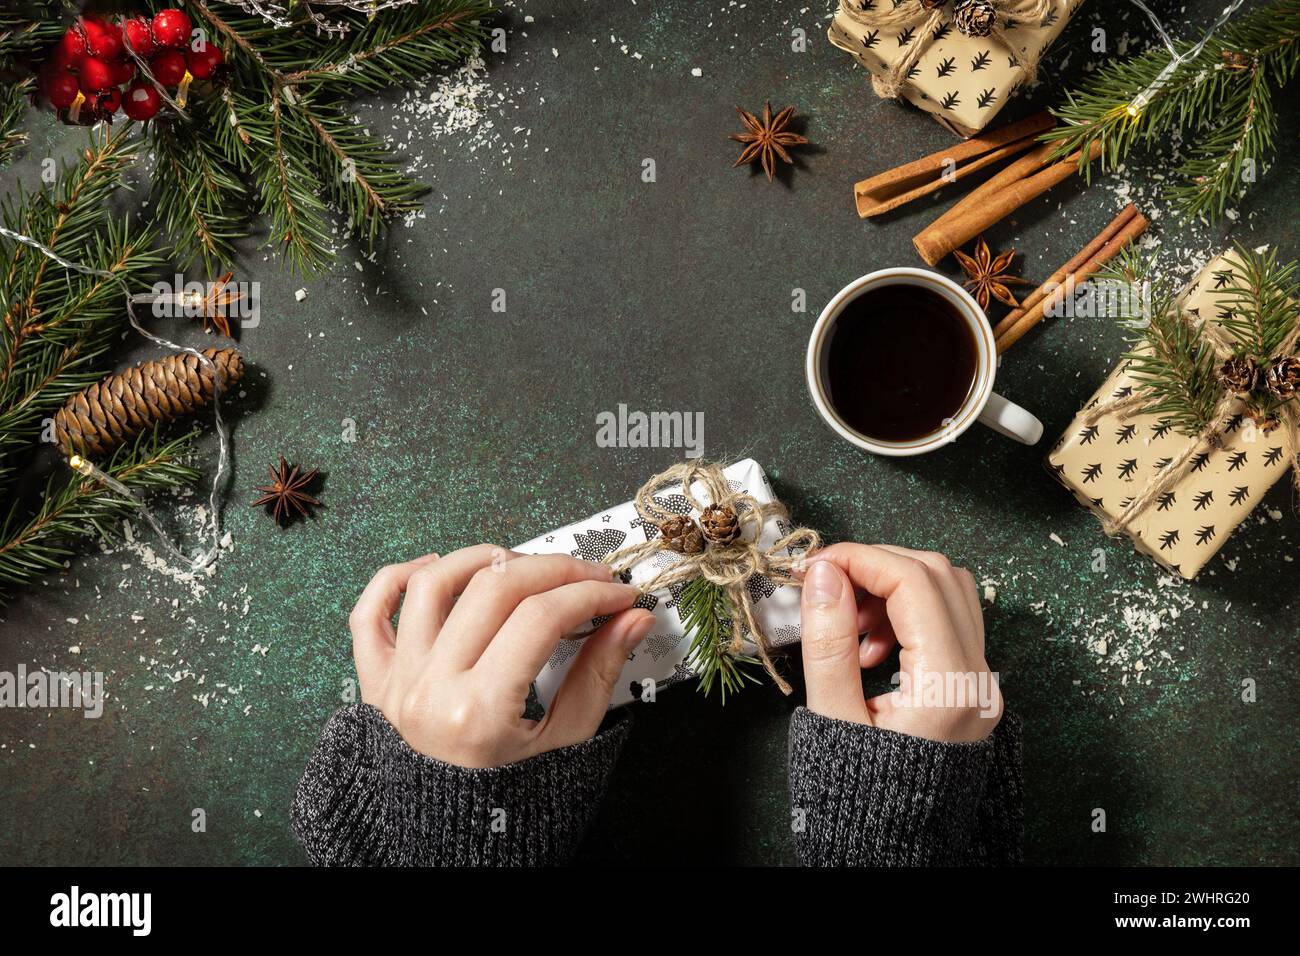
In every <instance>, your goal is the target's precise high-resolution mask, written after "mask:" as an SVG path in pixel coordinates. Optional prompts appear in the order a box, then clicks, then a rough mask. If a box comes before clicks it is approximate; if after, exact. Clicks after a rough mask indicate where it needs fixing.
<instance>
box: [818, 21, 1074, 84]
mask: <svg viewBox="0 0 1300 956" xmlns="http://www.w3.org/2000/svg"><path fill="white" fill-rule="evenodd" d="M891 4H892V5H891ZM887 5H890V6H889V8H888V9H886V6H887ZM1051 5H1052V0H902V2H901V3H898V2H895V0H840V9H841V10H842V11H843V12H844V13H845V14H846V15H847V16H848V17H849V18H850V19H853V20H856V21H857V22H858V23H861V24H863V25H864V26H868V27H898V28H900V29H911V30H914V31H915V39H913V40H912V42H911V43H910V44H908V47H907V52H906V53H904V54H903V56H902V57H901V58H900V59H899V60H898V62H897V63H895V64H894V65H893V66H892V67H890V69H889V72H888V73H887V74H885V75H884V76H879V75H873V76H872V77H871V85H872V86H873V87H874V88H875V91H876V93H877V94H878V95H879V96H882V97H885V98H887V99H893V98H896V97H897V96H898V95H899V93H900V92H901V91H902V88H903V83H904V82H905V81H906V80H907V75H908V74H909V73H910V72H911V71H912V68H913V67H914V66H916V63H917V61H918V60H919V59H920V58H921V54H923V53H924V52H925V51H926V49H927V48H928V47H929V45H930V42H931V41H932V40H933V39H934V36H935V33H936V32H938V30H939V28H940V26H941V24H943V23H944V22H945V21H948V22H950V23H951V24H952V25H953V26H954V27H956V28H957V32H958V33H960V34H962V35H963V36H968V37H988V36H991V37H993V38H994V39H995V40H998V41H999V42H1001V43H1002V45H1003V46H1005V47H1006V48H1007V52H1008V53H1009V54H1010V55H1011V56H1012V57H1013V58H1014V59H1015V60H1016V62H1017V63H1019V64H1020V67H1021V68H1022V69H1023V70H1024V71H1025V77H1026V78H1027V79H1030V80H1032V79H1033V78H1034V75H1035V74H1036V73H1037V71H1038V57H1037V56H1036V55H1034V54H1032V53H1030V54H1025V53H1021V52H1019V51H1018V50H1017V49H1016V48H1015V46H1014V45H1013V44H1012V43H1011V41H1010V40H1009V39H1007V36H1006V32H1005V31H1006V30H1009V29H1011V28H1012V27H1019V26H1026V25H1029V24H1033V25H1034V26H1038V25H1039V24H1041V23H1042V22H1043V18H1044V17H1045V16H1046V15H1047V11H1048V10H1049V9H1050V8H1051Z"/></svg>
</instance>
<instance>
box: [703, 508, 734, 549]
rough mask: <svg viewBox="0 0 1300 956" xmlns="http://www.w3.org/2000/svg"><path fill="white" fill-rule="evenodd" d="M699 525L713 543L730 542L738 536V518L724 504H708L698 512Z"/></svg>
mask: <svg viewBox="0 0 1300 956" xmlns="http://www.w3.org/2000/svg"><path fill="white" fill-rule="evenodd" d="M700 527H701V528H703V529H704V537H706V538H708V539H709V540H710V541H712V542H713V543H714V544H731V542H733V541H735V540H736V539H737V538H739V537H740V519H739V518H737V517H736V512H735V511H734V510H733V509H731V508H728V507H727V506H726V505H709V506H708V507H707V508H705V509H704V510H703V511H702V512H700Z"/></svg>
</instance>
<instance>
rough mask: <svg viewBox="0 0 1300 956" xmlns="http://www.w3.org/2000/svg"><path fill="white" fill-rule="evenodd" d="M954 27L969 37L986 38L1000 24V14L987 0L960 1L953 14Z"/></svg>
mask: <svg viewBox="0 0 1300 956" xmlns="http://www.w3.org/2000/svg"><path fill="white" fill-rule="evenodd" d="M952 22H953V26H955V27H956V28H957V30H958V31H959V32H960V33H962V34H963V35H964V36H968V37H986V36H988V35H989V34H990V33H992V32H993V27H994V26H995V25H996V24H997V22H998V12H997V10H995V9H993V4H991V3H988V2H986V0H960V2H959V3H958V4H957V9H956V10H954V11H953V12H952Z"/></svg>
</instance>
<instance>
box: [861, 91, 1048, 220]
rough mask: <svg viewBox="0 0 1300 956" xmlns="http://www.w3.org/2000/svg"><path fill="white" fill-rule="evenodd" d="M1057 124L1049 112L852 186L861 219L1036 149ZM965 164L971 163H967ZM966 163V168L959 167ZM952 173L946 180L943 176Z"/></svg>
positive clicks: (886, 210)
mask: <svg viewBox="0 0 1300 956" xmlns="http://www.w3.org/2000/svg"><path fill="white" fill-rule="evenodd" d="M1055 122H1056V120H1055V119H1054V118H1053V117H1052V116H1051V114H1049V113H1047V112H1046V111H1043V112H1040V113H1035V114H1034V115H1033V116H1028V117H1026V118H1025V119H1022V120H1017V121H1016V122H1014V123H1009V124H1007V125H1006V126H1003V127H1002V128H1000V129H997V130H994V131H992V132H988V133H984V134H981V135H980V136H976V137H974V138H972V139H968V140H966V141H964V142H962V143H959V144H958V145H956V146H952V147H949V148H947V149H941V150H939V151H938V152H935V153H931V154H930V155H928V156H922V157H921V158H920V159H917V160H914V161H912V162H910V163H905V164H904V165H902V166H897V167H895V168H893V169H890V170H887V171H885V172H883V173H880V174H878V175H876V176H872V177H871V178H870V179H864V180H862V181H861V182H858V183H855V184H854V186H853V200H854V203H855V204H856V205H857V209H858V215H859V216H861V217H862V218H864V219H866V218H869V217H871V216H879V215H880V214H881V213H885V212H889V211H890V210H891V209H897V208H898V207H899V206H901V205H903V204H904V203H907V202H910V201H911V200H913V199H916V198H918V197H920V196H924V195H926V194H928V193H932V192H934V191H935V190H936V189H939V188H940V187H941V186H944V185H946V184H947V183H949V182H956V181H957V180H960V179H963V178H965V177H966V176H969V175H970V174H971V173H974V172H978V171H979V170H981V169H983V168H985V167H986V166H989V165H992V164H993V163H995V162H998V161H999V160H1001V159H1005V158H1006V157H1008V156H1014V155H1015V154H1016V153H1020V152H1023V151H1024V150H1026V149H1028V148H1029V147H1031V146H1033V145H1034V140H1035V138H1036V137H1037V136H1038V135H1039V134H1040V133H1042V132H1044V131H1046V130H1048V129H1050V128H1051V127H1052V125H1053V124H1054V123H1055ZM966 160H972V161H971V162H968V163H966ZM961 163H966V164H965V165H958V164H961ZM950 168H951V169H952V175H950V176H948V177H947V178H945V177H944V175H943V174H944V173H945V172H946V171H948V170H949V169H950Z"/></svg>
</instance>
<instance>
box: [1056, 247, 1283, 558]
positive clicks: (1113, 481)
mask: <svg viewBox="0 0 1300 956" xmlns="http://www.w3.org/2000/svg"><path fill="white" fill-rule="evenodd" d="M1231 267H1232V258H1231V256H1230V255H1227V256H1220V257H1218V258H1217V259H1215V260H1214V261H1212V262H1210V263H1209V265H1207V266H1206V267H1205V268H1204V269H1203V270H1201V272H1200V274H1199V275H1198V276H1197V278H1196V280H1195V282H1194V283H1193V284H1192V286H1191V287H1190V288H1188V290H1187V291H1186V292H1185V293H1184V297H1183V299H1182V304H1181V307H1182V308H1183V310H1184V311H1185V312H1187V311H1190V312H1193V313H1194V314H1196V315H1199V316H1200V317H1201V318H1202V319H1203V320H1204V321H1207V322H1214V321H1215V318H1214V317H1215V316H1216V315H1217V314H1218V312H1219V310H1220V309H1221V308H1222V307H1223V304H1222V300H1221V296H1219V295H1218V294H1216V291H1215V289H1216V286H1217V287H1219V288H1222V287H1223V286H1224V285H1225V284H1228V283H1229V280H1230V272H1229V270H1230V269H1231ZM1137 386H1138V380H1137V379H1135V378H1134V377H1133V376H1131V375H1130V374H1129V372H1128V363H1127V362H1121V363H1120V365H1119V367H1118V368H1116V369H1115V371H1114V372H1112V373H1111V375H1110V377H1109V378H1107V379H1106V381H1105V382H1103V383H1102V386H1101V388H1099V389H1097V391H1096V393H1094V394H1093V396H1092V398H1091V399H1090V400H1089V401H1088V403H1087V404H1086V405H1085V406H1084V407H1083V409H1082V410H1081V411H1080V412H1079V414H1078V415H1076V416H1075V418H1074V420H1073V421H1072V422H1071V423H1070V426H1069V428H1067V429H1066V430H1065V434H1063V435H1062V436H1061V437H1060V439H1059V440H1058V441H1057V443H1056V445H1055V446H1054V447H1053V449H1052V451H1051V452H1050V453H1049V454H1048V457H1047V465H1048V468H1049V469H1050V470H1051V472H1052V473H1053V474H1054V475H1055V476H1056V478H1057V480H1059V481H1060V482H1061V483H1062V484H1064V485H1065V486H1066V487H1067V488H1069V489H1070V490H1071V491H1073V492H1074V494H1075V497H1077V498H1078V499H1079V501H1080V502H1081V503H1082V504H1084V505H1085V506H1087V507H1088V508H1090V509H1092V510H1093V511H1094V512H1095V513H1097V515H1098V516H1099V517H1103V518H1106V519H1114V518H1115V517H1116V516H1118V515H1119V514H1120V512H1121V511H1123V509H1124V508H1125V506H1126V505H1127V504H1128V502H1129V501H1130V500H1132V499H1133V498H1135V497H1136V496H1137V495H1139V494H1140V493H1141V492H1142V491H1143V489H1144V488H1146V487H1147V486H1148V484H1149V483H1150V482H1151V481H1152V479H1153V477H1154V476H1156V475H1158V473H1159V470H1160V469H1161V468H1162V467H1164V465H1165V464H1166V463H1167V462H1169V461H1170V460H1171V459H1173V458H1174V457H1175V456H1177V455H1179V454H1180V453H1181V452H1183V451H1184V450H1185V449H1186V448H1187V445H1188V443H1190V442H1195V441H1197V439H1196V438H1194V437H1189V436H1187V435H1185V434H1182V433H1180V432H1178V431H1176V430H1175V429H1174V428H1172V427H1171V426H1170V424H1169V422H1168V420H1167V419H1165V418H1162V417H1161V416H1160V415H1149V414H1131V413H1130V414H1127V415H1124V414H1106V415H1102V416H1101V417H1100V418H1099V419H1098V420H1097V421H1096V422H1094V423H1092V424H1088V422H1087V421H1086V419H1085V416H1086V415H1087V412H1088V409H1090V408H1092V407H1093V406H1095V405H1097V404H1098V403H1099V402H1102V401H1104V400H1107V399H1111V398H1123V397H1125V396H1127V395H1130V394H1132V393H1133V391H1134V389H1135V388H1137ZM1285 427H1286V425H1285V424H1283V425H1281V426H1280V427H1278V428H1277V429H1275V430H1273V431H1271V432H1265V431H1263V429H1260V428H1257V427H1255V426H1254V424H1253V423H1251V422H1250V421H1249V420H1248V419H1246V418H1245V416H1244V415H1234V416H1233V417H1232V418H1231V419H1230V420H1229V422H1228V423H1227V426H1226V428H1225V434H1224V436H1223V441H1222V443H1221V446H1220V447H1217V448H1215V447H1211V446H1210V445H1208V444H1206V443H1205V442H1198V445H1199V447H1198V448H1197V449H1196V450H1195V455H1194V457H1193V459H1192V462H1191V467H1190V469H1189V470H1188V473H1187V474H1186V475H1185V476H1184V477H1183V478H1182V479H1181V480H1180V481H1179V482H1178V483H1177V484H1176V485H1174V487H1172V488H1171V489H1170V490H1169V491H1168V492H1166V493H1165V494H1164V495H1162V496H1160V497H1159V498H1158V499H1157V500H1156V501H1155V502H1153V503H1152V504H1151V505H1150V506H1148V507H1147V508H1146V509H1145V510H1143V511H1141V512H1139V513H1138V515H1137V517H1135V518H1134V519H1133V521H1132V522H1131V523H1130V524H1129V526H1128V527H1127V528H1126V529H1125V531H1126V533H1127V534H1128V536H1129V537H1130V538H1131V539H1132V540H1133V544H1134V546H1135V547H1136V548H1137V550H1138V551H1140V552H1142V553H1143V554H1146V555H1148V556H1150V557H1151V558H1154V559H1155V560H1156V562H1157V563H1159V564H1160V565H1161V566H1162V567H1164V568H1167V569H1168V570H1170V571H1173V572H1174V573H1176V574H1179V575H1181V576H1182V577H1184V578H1187V579H1189V580H1190V579H1191V578H1194V577H1196V575H1197V573H1199V572H1200V571H1201V570H1202V569H1203V568H1204V567H1205V565H1206V563H1207V562H1208V561H1209V560H1210V559H1211V558H1212V557H1214V555H1215V554H1216V553H1217V552H1218V550H1219V549H1220V548H1221V547H1222V546H1223V543H1224V542H1225V541H1226V540H1227V539H1228V537H1229V535H1231V534H1232V532H1233V530H1234V529H1235V528H1236V527H1237V526H1238V525H1239V524H1241V522H1242V521H1244V520H1245V519H1246V516H1247V515H1249V514H1250V513H1251V510H1252V509H1253V508H1254V507H1255V505H1256V504H1258V503H1259V501H1260V499H1261V498H1262V497H1263V496H1264V494H1265V492H1267V491H1268V489H1269V488H1271V487H1272V486H1273V483H1274V482H1275V481H1277V480H1278V479H1279V478H1282V477H1283V476H1284V475H1286V474H1287V472H1288V471H1289V469H1290V467H1291V462H1290V460H1289V458H1288V455H1287V443H1286V441H1285V439H1284V436H1283V432H1282V429H1284V428H1285ZM1296 437H1297V439H1298V440H1300V435H1297V436H1296Z"/></svg>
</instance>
